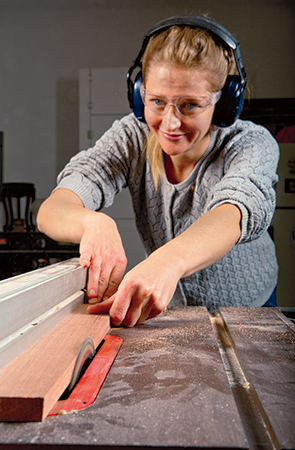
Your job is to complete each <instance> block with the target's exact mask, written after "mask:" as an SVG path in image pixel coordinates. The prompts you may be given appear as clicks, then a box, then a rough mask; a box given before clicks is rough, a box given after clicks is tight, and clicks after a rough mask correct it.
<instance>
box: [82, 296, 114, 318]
mask: <svg viewBox="0 0 295 450" xmlns="http://www.w3.org/2000/svg"><path fill="white" fill-rule="evenodd" d="M113 301H114V299H113V298H108V299H107V300H104V301H102V302H100V303H96V304H94V305H90V306H88V308H87V311H88V312H89V314H107V313H108V312H109V310H110V307H111V306H112V304H113Z"/></svg>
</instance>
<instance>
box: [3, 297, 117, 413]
mask: <svg viewBox="0 0 295 450" xmlns="http://www.w3.org/2000/svg"><path fill="white" fill-rule="evenodd" d="M86 308H87V305H82V306H81V307H80V308H78V309H77V310H76V311H75V312H73V313H72V314H70V315H69V316H68V317H66V318H65V319H64V320H63V321H62V322H61V323H60V324H59V325H57V326H56V327H54V328H53V329H52V330H51V331H50V332H49V333H47V334H46V335H45V336H43V337H42V338H41V339H39V340H38V341H37V342H36V343H35V344H33V345H32V346H31V347H30V348H29V349H27V350H26V351H25V352H24V353H22V354H21V355H20V356H19V357H18V358H16V359H15V360H14V361H13V362H11V363H10V364H9V365H8V366H6V367H5V368H4V369H3V370H2V371H1V372H0V420H2V421H14V422H15V421H41V420H43V419H44V418H45V417H46V415H47V414H48V412H49V411H50V409H51V408H52V407H53V406H54V404H55V402H56V401H57V400H58V398H59V397H60V395H61V394H62V393H63V391H64V390H65V388H66V387H67V385H68V384H69V382H70V379H71V375H72V370H73V367H74V364H75V361H76V358H77V355H78V352H79V350H80V348H81V345H82V343H83V342H84V340H85V339H86V337H87V336H91V337H92V339H93V341H94V345H95V347H97V346H98V345H99V343H100V342H101V340H102V339H103V338H104V336H105V334H106V333H107V332H108V331H109V329H110V319H109V316H108V315H90V314H88V313H87V310H86Z"/></svg>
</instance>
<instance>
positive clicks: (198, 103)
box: [140, 85, 221, 117]
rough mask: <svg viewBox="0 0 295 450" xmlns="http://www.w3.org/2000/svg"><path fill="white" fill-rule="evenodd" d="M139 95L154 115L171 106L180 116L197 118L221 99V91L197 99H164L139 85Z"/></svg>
mask: <svg viewBox="0 0 295 450" xmlns="http://www.w3.org/2000/svg"><path fill="white" fill-rule="evenodd" d="M140 94H141V98H142V101H143V103H144V105H145V106H146V107H147V108H148V109H150V110H151V111H152V112H153V113H155V114H160V115H162V114H165V113H166V111H167V109H168V107H169V106H170V105H173V106H174V108H175V109H176V111H177V112H178V114H179V115H180V116H183V117H192V116H199V115H200V114H202V113H203V112H205V111H206V110H207V109H209V108H210V107H211V106H212V105H215V103H217V102H218V100H219V99H220V97H221V91H218V92H213V93H212V94H208V95H200V96H199V97H196V98H194V97H174V98H170V97H166V96H165V95H159V94H155V93H154V92H151V91H148V90H146V89H145V88H144V86H143V85H141V88H140Z"/></svg>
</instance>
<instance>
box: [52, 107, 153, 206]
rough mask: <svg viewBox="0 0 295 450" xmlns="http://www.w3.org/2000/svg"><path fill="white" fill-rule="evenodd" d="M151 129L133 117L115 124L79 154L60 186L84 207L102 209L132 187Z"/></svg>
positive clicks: (70, 164)
mask: <svg viewBox="0 0 295 450" xmlns="http://www.w3.org/2000/svg"><path fill="white" fill-rule="evenodd" d="M147 133H148V131H147V127H146V126H145V125H143V124H141V123H140V122H139V121H138V120H137V119H136V118H135V117H134V115H133V114H130V115H128V116H126V117H124V118H123V119H121V120H117V121H115V122H114V124H113V125H112V127H111V128H110V129H109V130H108V131H107V132H106V133H105V134H104V135H103V136H102V137H101V138H100V139H99V140H98V141H97V142H96V143H95V146H94V147H93V148H90V149H88V150H83V151H81V152H79V153H78V154H77V155H75V156H74V157H73V158H72V159H71V160H70V162H69V163H68V164H67V165H66V166H65V168H64V169H63V170H62V172H61V173H60V174H59V175H58V178H57V183H58V184H57V187H56V189H59V188H65V189H70V190H72V191H73V192H75V193H76V194H77V195H78V196H79V197H80V199H81V200H82V202H83V204H84V207H85V208H88V209H91V210H100V209H102V208H103V207H108V206H110V205H111V204H112V203H113V201H114V197H115V195H116V194H117V193H119V192H120V191H121V190H122V189H123V188H124V187H126V186H127V185H128V178H129V174H130V170H131V166H132V165H134V164H136V163H139V160H140V158H141V157H142V154H143V151H142V149H143V147H144V143H145V141H146V137H147Z"/></svg>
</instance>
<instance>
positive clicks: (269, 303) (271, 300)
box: [262, 288, 278, 308]
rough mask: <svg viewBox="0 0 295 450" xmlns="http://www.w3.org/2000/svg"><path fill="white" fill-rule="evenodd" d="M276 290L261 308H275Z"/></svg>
mask: <svg viewBox="0 0 295 450" xmlns="http://www.w3.org/2000/svg"><path fill="white" fill-rule="evenodd" d="M276 290H277V288H275V289H274V290H273V293H272V294H271V296H270V297H269V299H268V300H267V302H266V303H264V305H262V306H266V307H271V308H275V307H277V306H278V305H277V292H276Z"/></svg>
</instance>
